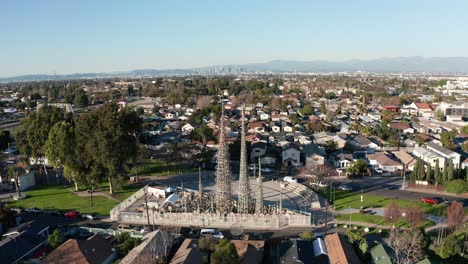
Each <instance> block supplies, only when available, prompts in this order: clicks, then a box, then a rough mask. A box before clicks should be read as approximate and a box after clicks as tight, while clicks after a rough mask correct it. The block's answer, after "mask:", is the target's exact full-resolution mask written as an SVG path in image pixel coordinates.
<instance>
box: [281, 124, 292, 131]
mask: <svg viewBox="0 0 468 264" xmlns="http://www.w3.org/2000/svg"><path fill="white" fill-rule="evenodd" d="M293 130H294V128H293V126H292V125H290V124H287V123H283V132H284V133H292V132H293Z"/></svg>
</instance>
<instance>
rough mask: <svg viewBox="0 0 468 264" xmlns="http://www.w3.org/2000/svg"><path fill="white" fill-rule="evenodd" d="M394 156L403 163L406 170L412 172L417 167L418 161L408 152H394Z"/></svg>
mask: <svg viewBox="0 0 468 264" xmlns="http://www.w3.org/2000/svg"><path fill="white" fill-rule="evenodd" d="M392 154H393V155H395V157H397V159H399V160H400V162H402V163H403V164H404V166H405V168H407V169H408V170H410V171H412V170H413V168H414V166H416V161H417V160H416V159H415V158H414V157H413V156H411V155H410V154H408V152H406V151H404V150H398V151H393V152H392Z"/></svg>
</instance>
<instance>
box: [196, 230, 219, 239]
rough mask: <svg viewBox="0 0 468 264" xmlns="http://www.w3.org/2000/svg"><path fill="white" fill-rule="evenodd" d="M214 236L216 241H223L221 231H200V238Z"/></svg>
mask: <svg viewBox="0 0 468 264" xmlns="http://www.w3.org/2000/svg"><path fill="white" fill-rule="evenodd" d="M208 235H210V236H212V237H213V238H215V239H223V238H224V235H223V233H222V232H221V231H216V229H202V230H201V231H200V236H208Z"/></svg>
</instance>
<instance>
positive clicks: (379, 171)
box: [374, 168, 383, 174]
mask: <svg viewBox="0 0 468 264" xmlns="http://www.w3.org/2000/svg"><path fill="white" fill-rule="evenodd" d="M374 171H375V172H377V173H378V174H382V173H383V170H382V168H375V169H374Z"/></svg>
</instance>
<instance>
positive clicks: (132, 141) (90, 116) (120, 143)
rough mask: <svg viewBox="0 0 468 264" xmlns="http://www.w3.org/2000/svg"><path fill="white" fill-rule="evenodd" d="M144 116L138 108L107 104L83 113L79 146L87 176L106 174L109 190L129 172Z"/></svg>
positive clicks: (78, 127) (79, 130) (78, 135)
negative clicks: (131, 109) (136, 111)
mask: <svg viewBox="0 0 468 264" xmlns="http://www.w3.org/2000/svg"><path fill="white" fill-rule="evenodd" d="M141 123H142V120H141V118H140V117H138V115H137V114H136V113H135V112H134V111H130V110H129V109H127V108H119V107H118V106H117V104H115V103H109V104H105V105H103V106H100V107H99V108H96V109H94V110H92V111H91V112H88V113H86V114H84V115H80V116H79V118H78V119H77V122H76V134H77V146H80V148H82V149H81V151H82V155H83V163H84V165H85V166H86V167H87V169H88V171H89V172H88V173H87V176H88V177H90V178H91V179H99V178H100V177H102V176H103V175H105V176H106V177H107V179H108V182H109V193H110V194H113V193H114V183H115V182H118V181H119V180H120V179H121V178H122V177H123V176H126V175H127V171H128V169H129V163H131V162H133V161H134V160H135V158H136V155H137V150H138V146H137V142H136V135H137V133H138V131H139V130H140V129H141Z"/></svg>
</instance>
